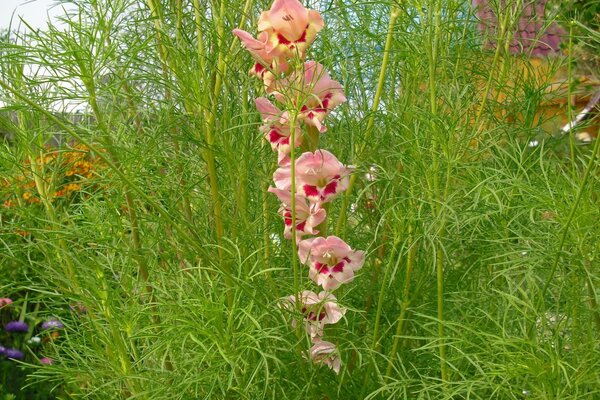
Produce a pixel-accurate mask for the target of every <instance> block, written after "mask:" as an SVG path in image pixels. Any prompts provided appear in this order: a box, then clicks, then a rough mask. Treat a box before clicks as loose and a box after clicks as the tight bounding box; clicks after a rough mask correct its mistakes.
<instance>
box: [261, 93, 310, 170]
mask: <svg viewBox="0 0 600 400" xmlns="http://www.w3.org/2000/svg"><path fill="white" fill-rule="evenodd" d="M255 102H256V108H257V109H258V111H259V112H260V115H261V117H262V119H263V121H264V123H265V124H264V125H263V126H261V127H260V131H261V132H262V133H263V134H264V135H265V139H267V140H268V141H269V143H270V144H271V148H272V149H273V150H275V151H277V154H278V160H279V165H286V164H289V158H288V157H287V155H288V153H289V152H290V150H291V146H290V140H291V137H290V135H291V133H290V126H289V120H288V117H287V112H282V111H280V110H279V109H278V108H277V107H275V106H274V105H273V103H271V102H270V101H269V100H267V99H266V98H264V97H259V98H258V99H256V101H255ZM295 136H296V137H295V139H294V145H295V146H296V147H297V146H300V145H301V144H302V132H301V131H300V130H299V129H297V130H296V135H295Z"/></svg>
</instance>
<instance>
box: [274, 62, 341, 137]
mask: <svg viewBox="0 0 600 400" xmlns="http://www.w3.org/2000/svg"><path fill="white" fill-rule="evenodd" d="M274 94H275V97H276V98H277V100H279V101H281V102H285V99H286V96H289V97H292V98H296V97H298V94H299V96H300V99H301V104H298V107H300V114H298V119H299V120H301V121H304V122H305V123H306V124H308V125H312V126H314V127H316V128H317V129H318V130H319V132H321V133H322V132H325V131H327V127H325V126H324V125H323V124H322V122H323V120H324V119H325V117H326V116H327V115H328V114H329V113H330V112H331V111H332V110H333V109H334V108H335V107H337V106H338V105H340V104H342V103H343V102H345V101H346V96H345V95H344V90H343V89H342V85H340V83H339V82H337V81H334V80H333V79H331V78H330V77H329V74H328V73H327V71H325V68H324V67H323V66H322V65H321V64H319V63H318V62H316V61H308V62H306V63H304V69H303V71H299V72H293V73H292V74H290V76H289V78H287V79H283V80H282V81H280V82H278V83H276V88H275V91H274Z"/></svg>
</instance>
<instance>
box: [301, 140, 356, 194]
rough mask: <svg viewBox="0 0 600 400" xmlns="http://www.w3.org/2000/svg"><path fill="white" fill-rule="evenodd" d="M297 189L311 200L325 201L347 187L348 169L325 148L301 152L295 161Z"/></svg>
mask: <svg viewBox="0 0 600 400" xmlns="http://www.w3.org/2000/svg"><path fill="white" fill-rule="evenodd" d="M296 174H297V186H298V191H299V192H300V193H302V194H304V195H305V196H306V197H307V198H308V199H309V200H311V201H321V202H327V201H329V200H331V199H332V198H333V197H335V195H336V194H338V193H340V192H343V191H344V190H346V189H347V188H348V182H349V179H348V175H349V174H350V169H349V168H348V167H346V166H345V165H344V164H342V163H341V162H339V161H338V159H337V158H336V157H335V156H334V155H333V154H331V153H330V152H328V151H327V150H317V151H315V152H314V153H311V152H306V153H303V154H302V155H301V156H300V157H299V158H298V160H297V161H296Z"/></svg>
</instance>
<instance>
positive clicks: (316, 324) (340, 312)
mask: <svg viewBox="0 0 600 400" xmlns="http://www.w3.org/2000/svg"><path fill="white" fill-rule="evenodd" d="M285 300H286V301H288V302H289V304H290V305H291V306H292V307H294V306H295V304H296V296H294V295H291V296H288V297H286V298H285ZM299 300H300V303H301V305H302V308H301V312H302V314H303V316H304V324H305V326H306V332H307V333H308V334H309V335H310V336H311V338H315V337H321V336H322V335H323V328H324V327H325V325H327V324H335V323H336V322H338V321H339V320H340V319H342V317H343V316H344V314H345V313H346V309H345V308H342V307H340V306H339V305H338V304H337V299H336V298H335V296H334V295H333V294H331V293H329V292H325V291H322V292H321V293H319V294H318V295H317V294H316V293H314V292H312V291H310V290H305V291H303V292H302V293H301V294H300V296H299ZM292 326H294V327H295V326H296V320H293V321H292Z"/></svg>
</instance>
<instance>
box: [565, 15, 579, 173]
mask: <svg viewBox="0 0 600 400" xmlns="http://www.w3.org/2000/svg"><path fill="white" fill-rule="evenodd" d="M567 51H568V54H569V55H568V57H567V82H568V84H567V123H568V124H570V123H571V122H572V121H573V104H572V102H573V94H572V90H573V89H572V86H573V85H572V83H573V24H572V23H570V24H569V45H568V50H567ZM567 134H568V135H569V150H570V152H571V175H572V176H573V178H574V177H575V175H576V171H577V170H576V166H575V162H576V160H575V135H574V133H573V129H572V128H571V129H569V131H568V132H567Z"/></svg>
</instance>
